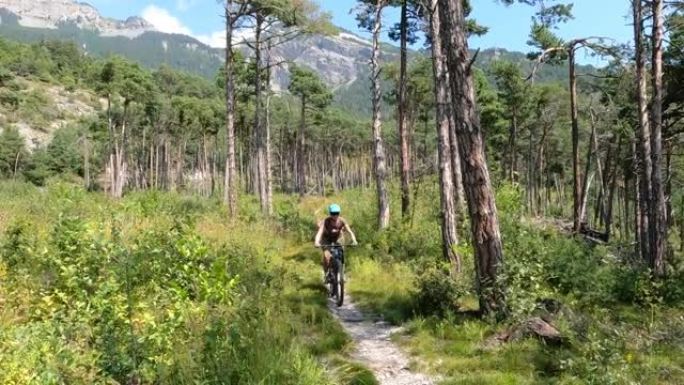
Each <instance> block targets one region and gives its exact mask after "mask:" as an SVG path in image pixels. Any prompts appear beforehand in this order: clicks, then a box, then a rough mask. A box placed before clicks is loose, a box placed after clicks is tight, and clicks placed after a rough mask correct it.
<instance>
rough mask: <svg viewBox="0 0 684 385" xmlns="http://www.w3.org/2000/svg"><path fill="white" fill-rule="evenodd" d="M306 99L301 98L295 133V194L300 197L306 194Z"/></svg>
mask: <svg viewBox="0 0 684 385" xmlns="http://www.w3.org/2000/svg"><path fill="white" fill-rule="evenodd" d="M305 132H306V97H305V96H302V111H301V123H300V124H299V132H298V133H297V150H296V152H297V192H298V193H299V195H300V196H303V195H305V194H306V169H305V168H306V162H305V161H304V147H306V139H305V136H304V135H305Z"/></svg>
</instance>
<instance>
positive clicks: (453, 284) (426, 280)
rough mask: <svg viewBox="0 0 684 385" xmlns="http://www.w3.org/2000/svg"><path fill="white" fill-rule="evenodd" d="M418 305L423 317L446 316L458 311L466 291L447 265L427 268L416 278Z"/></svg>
mask: <svg viewBox="0 0 684 385" xmlns="http://www.w3.org/2000/svg"><path fill="white" fill-rule="evenodd" d="M416 286H417V289H418V290H417V294H416V305H417V308H418V311H419V312H420V313H421V314H423V315H436V316H444V315H445V314H447V313H448V312H456V311H458V301H459V299H461V298H462V297H463V296H464V295H465V294H466V292H465V290H464V289H463V288H462V287H460V286H459V284H458V282H457V281H456V280H455V279H454V277H452V276H451V274H450V272H449V266H448V264H446V263H436V264H432V265H430V266H426V267H424V268H423V269H422V271H421V272H420V273H419V274H418V276H417V278H416Z"/></svg>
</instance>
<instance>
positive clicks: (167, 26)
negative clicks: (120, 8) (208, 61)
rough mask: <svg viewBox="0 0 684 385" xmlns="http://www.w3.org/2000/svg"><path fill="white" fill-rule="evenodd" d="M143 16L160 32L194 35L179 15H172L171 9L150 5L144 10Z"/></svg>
mask: <svg viewBox="0 0 684 385" xmlns="http://www.w3.org/2000/svg"><path fill="white" fill-rule="evenodd" d="M142 18H143V19H145V20H147V22H149V23H150V24H152V25H153V26H154V28H155V29H156V30H158V31H159V32H164V33H180V34H183V35H190V36H192V31H190V28H188V27H186V26H185V25H183V23H182V22H181V21H180V20H179V19H178V18H177V17H175V16H173V15H171V13H169V11H167V10H166V9H164V8H159V7H157V6H156V5H148V6H147V8H145V9H144V10H143V11H142Z"/></svg>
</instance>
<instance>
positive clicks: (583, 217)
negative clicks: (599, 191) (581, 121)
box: [579, 124, 596, 228]
mask: <svg viewBox="0 0 684 385" xmlns="http://www.w3.org/2000/svg"><path fill="white" fill-rule="evenodd" d="M595 138H596V127H595V126H594V124H592V125H591V136H590V138H589V146H588V147H587V164H586V165H585V169H584V178H583V179H582V195H581V199H580V202H581V204H580V217H579V218H580V228H582V227H584V226H586V225H587V223H588V221H587V200H588V198H589V184H590V181H589V173H590V170H591V159H592V153H593V145H592V144H593V143H594V139H595Z"/></svg>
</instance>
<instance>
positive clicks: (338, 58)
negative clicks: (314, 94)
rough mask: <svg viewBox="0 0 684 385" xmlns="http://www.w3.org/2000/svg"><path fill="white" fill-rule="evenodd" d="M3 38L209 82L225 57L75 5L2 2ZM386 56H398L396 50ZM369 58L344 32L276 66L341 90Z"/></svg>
mask: <svg viewBox="0 0 684 385" xmlns="http://www.w3.org/2000/svg"><path fill="white" fill-rule="evenodd" d="M0 36H5V37H8V38H11V39H16V40H20V41H24V42H31V41H39V40H43V39H61V40H73V41H75V42H76V43H77V44H78V46H79V47H81V48H82V49H83V50H85V51H86V52H88V53H89V54H93V55H97V56H108V55H111V54H119V55H123V56H126V57H128V58H130V59H132V60H135V61H138V62H140V63H141V64H143V65H145V66H147V67H151V68H156V67H158V66H159V65H160V64H162V63H165V64H168V65H169V66H171V67H173V68H176V69H179V70H184V71H187V72H192V73H196V74H200V75H202V76H204V77H207V78H213V77H214V76H215V74H216V71H217V70H218V68H219V67H220V66H221V65H222V60H223V56H224V55H223V52H222V50H221V49H216V48H212V47H209V46H207V45H206V44H203V43H202V42H200V41H198V40H197V39H195V38H193V37H190V36H186V35H179V34H167V33H161V32H158V31H156V30H155V29H154V27H153V26H152V25H150V24H149V23H147V22H146V21H144V20H142V19H140V18H137V17H131V18H128V19H127V20H125V21H121V20H113V19H108V18H104V17H102V16H101V15H100V14H99V13H98V11H97V10H96V9H95V8H94V7H92V6H91V5H88V4H85V3H79V2H76V1H74V0H0ZM244 49H245V51H246V50H247V49H246V47H244ZM386 52H387V53H388V54H390V55H397V54H398V52H397V50H396V49H387V50H386ZM370 54H371V47H370V43H369V42H368V41H366V40H364V39H362V38H360V37H358V36H356V35H354V34H351V33H349V32H346V31H342V32H340V33H339V34H338V35H336V36H302V37H299V38H297V39H294V40H292V41H289V42H287V43H284V44H282V45H280V46H278V47H275V48H274V49H273V52H272V61H273V62H281V61H288V62H295V63H298V64H305V65H307V66H309V67H311V68H313V69H315V70H316V71H318V72H319V74H320V75H321V76H322V77H323V79H324V80H325V81H326V83H328V85H330V86H331V87H333V88H338V87H342V86H345V85H349V84H351V83H353V82H354V81H356V80H358V79H359V74H362V73H364V70H365V69H367V67H368V60H369V59H370ZM288 82H289V81H288V69H287V64H284V65H282V66H280V67H279V68H278V69H276V71H275V73H274V88H275V89H276V90H282V89H285V88H287V85H288Z"/></svg>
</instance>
